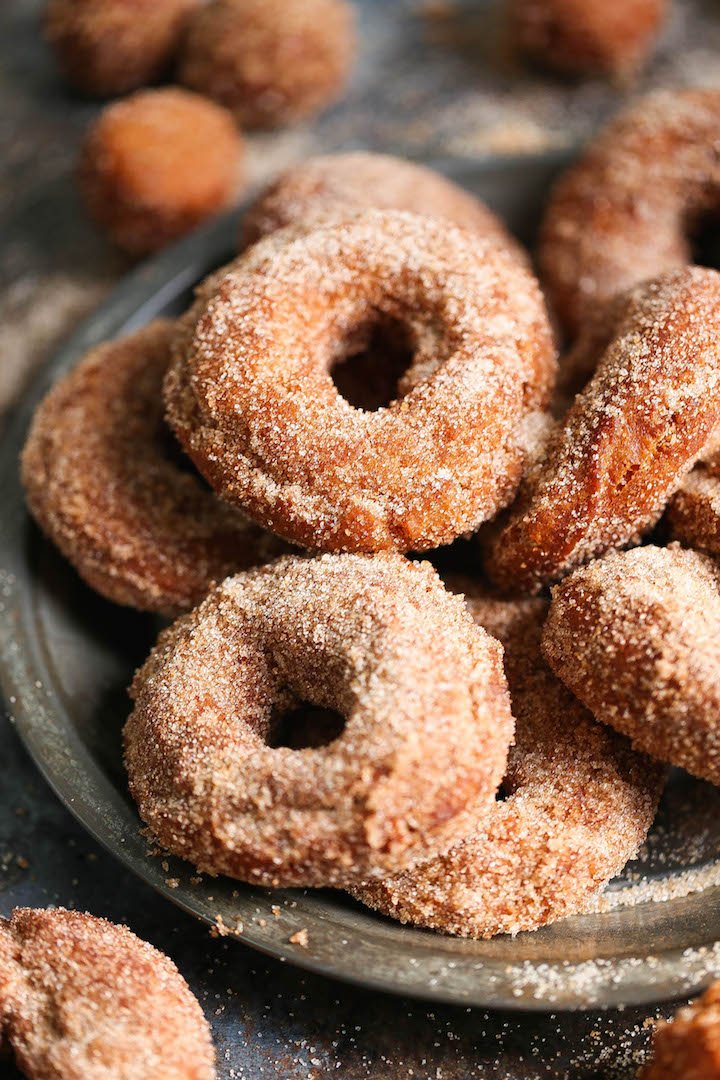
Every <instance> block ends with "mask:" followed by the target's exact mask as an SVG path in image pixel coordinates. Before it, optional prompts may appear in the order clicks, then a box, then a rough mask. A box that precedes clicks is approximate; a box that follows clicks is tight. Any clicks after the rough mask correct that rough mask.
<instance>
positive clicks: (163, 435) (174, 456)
mask: <svg viewBox="0 0 720 1080" xmlns="http://www.w3.org/2000/svg"><path fill="white" fill-rule="evenodd" d="M158 444H159V446H160V448H161V450H162V454H163V457H164V458H165V460H166V461H169V462H170V464H171V465H174V466H175V468H176V469H177V470H178V471H179V472H183V473H188V474H189V475H190V476H194V477H195V479H196V480H197V482H198V484H200V486H201V487H203V488H205V490H206V491H212V488H211V487H210V485H209V484H208V482H207V480H206V479H205V477H204V476H203V475H202V473H199V472H198V470H197V469H196V468H195V465H194V463H193V461H192V460H191V459H190V458H189V457H188V455H187V454H186V453H185V451H184V450H183V448H182V446H181V445H180V443H179V442H178V441H177V439H176V438H175V436H174V435H173V433H172V431H171V430H170V428H169V427H168V426H167V424H161V425H160V427H159V429H158Z"/></svg>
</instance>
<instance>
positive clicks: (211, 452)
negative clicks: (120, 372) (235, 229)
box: [165, 211, 555, 552]
mask: <svg viewBox="0 0 720 1080" xmlns="http://www.w3.org/2000/svg"><path fill="white" fill-rule="evenodd" d="M383 325H385V326H387V325H390V326H395V327H399V328H401V329H402V330H403V332H404V333H405V334H406V336H408V337H409V339H410V340H411V342H412V351H413V352H414V356H413V358H412V362H411V365H410V367H409V369H408V370H407V372H406V373H405V375H404V376H403V377H402V379H401V380H400V383H399V384H398V388H397V391H396V395H395V399H394V400H393V401H392V402H391V403H390V404H389V405H388V406H387V407H384V408H380V409H378V410H377V411H374V412H368V411H364V410H360V409H357V408H354V407H353V406H351V405H350V404H349V403H348V401H346V400H345V399H344V398H342V397H341V396H340V394H339V392H338V390H337V388H336V387H335V385H334V383H333V379H332V375H331V373H330V370H329V369H331V368H332V366H333V364H334V363H336V362H337V361H338V360H340V359H342V358H343V357H344V356H347V355H349V354H351V353H352V352H353V350H355V351H357V349H358V346H359V344H360V343H361V342H362V341H363V339H367V338H368V336H370V335H371V334H372V332H373V331H374V330H375V329H376V328H377V327H378V326H383ZM184 326H185V331H184V334H181V335H180V336H179V338H178V346H177V348H176V350H175V356H176V359H175V362H174V364H173V366H172V368H171V370H170V372H169V373H168V379H167V381H166V387H165V393H166V403H167V411H168V418H169V421H170V424H171V426H172V427H173V429H174V431H175V433H176V434H177V436H178V439H179V440H180V442H181V444H182V445H183V446H184V447H185V449H186V451H187V452H188V454H189V455H190V457H191V458H192V459H193V461H194V462H195V464H196V465H197V467H198V469H199V470H200V472H201V473H202V474H203V475H204V476H205V477H206V478H207V479H208V481H209V482H210V484H211V485H212V486H213V487H214V488H215V489H216V490H217V491H218V492H219V493H220V494H221V495H222V497H223V498H225V499H227V500H228V501H229V502H233V503H236V504H238V505H240V506H242V507H243V508H244V509H245V510H246V512H247V513H248V514H249V515H250V516H251V517H253V518H254V519H255V520H257V521H258V522H259V523H260V524H262V525H264V526H265V527H269V528H270V529H272V531H274V532H276V533H277V534H278V535H280V536H283V537H285V538H287V539H289V540H291V541H292V542H295V543H299V544H302V545H304V546H307V547H312V548H320V549H323V550H332V551H338V550H348V551H367V552H370V551H381V550H393V549H395V550H401V551H403V550H419V551H421V550H426V549H428V548H431V547H436V546H437V545H439V544H445V543H448V542H450V541H451V540H452V539H454V538H455V537H456V536H458V535H460V534H462V533H465V532H468V531H471V530H473V529H475V528H476V527H477V526H478V525H479V524H480V523H481V522H482V521H484V520H486V519H487V518H489V517H492V516H493V515H494V514H495V513H497V511H498V510H499V509H500V508H501V507H502V506H504V505H506V504H507V503H508V502H509V501H510V500H511V499H512V497H513V495H514V493H515V490H516V488H517V485H518V483H519V480H520V476H521V473H522V470H523V463H524V460H525V457H526V450H527V448H526V445H525V443H526V441H527V439H528V426H531V425H532V420H533V418H534V417H536V416H537V412H538V410H542V409H543V407H544V405H545V403H546V401H547V398H548V396H549V393H550V389H551V387H552V383H553V379H554V375H555V357H554V348H553V341H552V334H551V331H550V327H549V324H548V320H547V316H546V312H545V307H544V303H543V300H542V297H541V295H540V292H539V289H538V287H537V285H536V282H535V281H534V279H533V278H532V276H531V275H530V274H529V273H528V271H527V270H525V269H524V268H523V267H522V266H520V265H519V264H518V262H517V260H515V259H513V257H512V256H511V255H509V254H508V253H507V251H505V250H504V249H503V248H501V247H497V246H496V245H494V244H493V243H492V242H490V241H489V240H482V239H481V238H479V237H478V236H476V235H473V234H471V233H469V232H466V231H464V230H460V229H457V228H455V227H454V226H452V225H451V224H450V223H448V222H446V221H436V220H432V219H430V218H424V217H419V216H417V215H414V214H410V213H403V212H399V211H366V212H364V213H362V214H358V215H356V216H354V217H352V218H350V219H347V220H332V221H325V222H323V223H322V224H316V225H315V226H313V227H310V228H308V229H303V228H302V227H300V226H298V227H295V228H293V227H289V228H288V229H283V230H280V231H279V232H277V233H273V234H272V235H271V236H268V237H266V238H265V239H264V240H262V241H261V242H260V243H258V244H256V245H255V246H254V247H253V248H251V249H250V250H249V251H248V252H246V254H245V255H244V256H241V257H240V258H239V259H238V260H237V261H236V262H235V263H234V264H232V265H231V266H230V267H229V268H226V270H225V271H224V272H223V273H220V274H219V275H217V276H216V277H214V278H213V279H211V280H210V281H209V282H208V283H207V284H206V285H205V286H204V287H203V289H201V292H200V295H199V297H198V300H197V301H196V304H195V305H194V306H193V309H192V310H191V312H190V313H189V314H188V316H187V317H186V319H185V320H184Z"/></svg>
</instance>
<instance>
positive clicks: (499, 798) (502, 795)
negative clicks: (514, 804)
mask: <svg viewBox="0 0 720 1080" xmlns="http://www.w3.org/2000/svg"><path fill="white" fill-rule="evenodd" d="M509 798H510V792H509V791H508V789H507V788H506V787H505V784H504V783H503V784H501V785H500V787H499V788H498V789H497V791H496V792H495V802H505V800H506V799H509Z"/></svg>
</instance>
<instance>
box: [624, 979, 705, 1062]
mask: <svg viewBox="0 0 720 1080" xmlns="http://www.w3.org/2000/svg"><path fill="white" fill-rule="evenodd" d="M681 1077H682V1080H720V983H713V985H712V986H711V987H709V989H708V990H706V991H705V993H704V994H703V996H702V997H701V998H699V999H698V1000H697V1001H695V1002H693V1003H692V1004H691V1005H687V1006H685V1008H683V1009H679V1010H678V1012H677V1013H676V1014H675V1016H674V1017H673V1019H672V1020H671V1021H670V1022H669V1023H661V1024H659V1025H658V1026H657V1028H656V1029H655V1031H654V1032H653V1040H652V1057H651V1060H650V1062H649V1064H648V1065H647V1066H646V1067H645V1068H644V1069H641V1070H640V1073H639V1078H638V1080H680V1078H681Z"/></svg>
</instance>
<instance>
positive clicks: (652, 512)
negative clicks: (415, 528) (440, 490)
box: [487, 267, 720, 590]
mask: <svg viewBox="0 0 720 1080" xmlns="http://www.w3.org/2000/svg"><path fill="white" fill-rule="evenodd" d="M719 332H720V275H718V274H717V272H716V271H714V270H706V269H703V268H701V267H687V268H685V269H683V270H678V271H675V272H673V273H670V274H667V275H665V276H664V277H661V278H659V279H657V280H656V281H653V282H650V283H648V284H646V285H642V286H638V288H637V289H636V290H633V291H632V292H631V293H630V294H629V295H628V297H627V298H626V300H625V301H624V309H623V311H622V314H621V316H620V317H619V319H618V324H617V332H616V334H615V336H614V338H613V340H612V341H611V343H610V344H609V346H608V347H607V349H606V351H605V352H604V354H603V355H602V357H601V359H600V362H599V364H598V366H597V370H596V372H595V375H594V376H593V378H592V379H591V381H590V382H589V383H588V385H587V386H586V388H585V389H584V390H583V391H582V393H581V394H579V395H578V396H577V398H576V399H575V401H574V404H573V405H572V407H571V409H570V411H569V413H568V414H567V416H566V417H565V419H564V421H563V422H562V423H561V424H560V425H559V427H558V429H557V431H556V432H555V433H554V434H553V435H551V437H550V438H549V441H548V444H547V449H546V452H545V455H544V457H542V458H541V460H540V462H539V464H538V465H537V466H535V467H534V468H533V469H531V470H530V472H529V474H528V477H527V480H526V483H525V485H524V489H523V491H522V493H521V496H520V498H519V499H518V502H517V503H516V505H515V506H514V507H513V508H512V510H511V511H510V515H509V518H508V519H507V521H506V522H505V523H504V524H503V525H502V527H501V528H499V530H498V531H497V532H496V533H495V534H494V536H493V537H492V538H491V540H490V541H489V543H488V552H487V555H488V561H487V565H488V570H489V572H490V573H491V576H492V578H493V580H494V581H495V582H496V583H497V584H498V585H501V586H502V587H504V588H509V589H529V590H533V589H536V588H539V587H540V586H542V585H546V584H549V583H550V582H553V581H557V580H559V579H560V578H562V577H563V576H564V575H565V574H567V573H568V572H569V571H570V570H572V569H573V568H574V567H576V566H578V565H580V564H581V563H583V562H587V561H588V560H589V559H592V558H593V557H596V556H598V555H601V554H603V553H604V552H606V551H608V550H610V549H613V548H620V547H624V546H628V545H630V544H632V543H634V542H636V541H637V540H639V538H640V537H641V536H642V535H643V534H644V533H645V532H646V531H647V530H648V529H650V528H651V527H652V526H653V525H654V524H655V523H656V522H657V520H658V518H659V517H660V515H661V514H662V511H663V509H664V507H665V505H666V504H667V502H668V500H669V499H670V497H671V496H672V495H673V494H674V492H675V491H677V489H678V488H679V487H680V485H681V484H682V482H683V480H684V478H685V476H686V475H687V473H688V472H689V471H690V469H691V468H692V466H693V465H694V464H695V462H696V461H697V460H698V459H699V458H701V457H702V456H703V455H704V454H705V451H706V448H707V446H708V445H709V444H710V443H712V442H713V440H714V439H716V437H717V432H718V430H719V428H720V349H719V348H718V335H719Z"/></svg>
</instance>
